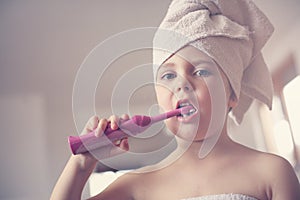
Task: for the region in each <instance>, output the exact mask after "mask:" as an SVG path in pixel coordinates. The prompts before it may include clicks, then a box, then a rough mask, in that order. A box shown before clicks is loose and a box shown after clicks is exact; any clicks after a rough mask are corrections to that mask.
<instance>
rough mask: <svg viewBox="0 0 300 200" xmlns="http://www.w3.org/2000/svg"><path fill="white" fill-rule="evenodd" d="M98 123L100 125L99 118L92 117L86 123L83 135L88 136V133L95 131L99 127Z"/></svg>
mask: <svg viewBox="0 0 300 200" xmlns="http://www.w3.org/2000/svg"><path fill="white" fill-rule="evenodd" d="M98 123H99V117H98V116H96V115H95V116H92V117H91V118H90V119H89V120H88V122H87V123H86V125H85V127H84V129H83V131H82V134H86V133H89V132H91V131H93V130H94V129H95V128H96V127H97V126H98Z"/></svg>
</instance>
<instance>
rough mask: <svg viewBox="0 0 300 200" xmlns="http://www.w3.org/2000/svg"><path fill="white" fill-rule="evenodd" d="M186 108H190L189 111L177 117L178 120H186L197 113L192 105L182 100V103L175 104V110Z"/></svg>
mask: <svg viewBox="0 0 300 200" xmlns="http://www.w3.org/2000/svg"><path fill="white" fill-rule="evenodd" d="M186 106H190V107H191V109H190V110H189V111H188V112H185V113H184V114H180V115H178V117H179V118H188V117H190V116H192V115H194V114H195V113H196V112H197V109H196V108H195V106H194V105H193V104H191V103H190V102H188V101H186V100H182V101H179V102H177V106H176V109H178V108H183V107H186Z"/></svg>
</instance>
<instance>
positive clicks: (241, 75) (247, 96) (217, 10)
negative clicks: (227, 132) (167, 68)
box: [153, 0, 274, 123]
mask: <svg viewBox="0 0 300 200" xmlns="http://www.w3.org/2000/svg"><path fill="white" fill-rule="evenodd" d="M273 31H274V28H273V26H272V24H271V23H270V21H269V20H268V19H267V17H266V16H265V15H264V14H263V13H262V12H261V11H260V10H259V9H258V8H257V7H256V5H255V4H254V3H253V2H252V1H251V0H174V1H172V3H171V4H170V6H169V9H168V12H167V14H166V16H165V18H164V19H163V21H162V23H161V24H160V26H159V29H158V31H157V32H156V34H155V37H154V40H153V63H154V77H155V79H156V73H157V70H158V68H159V66H160V65H161V64H162V63H163V62H164V61H166V60H167V59H168V58H169V57H170V56H171V55H173V54H174V53H176V52H177V51H178V50H180V49H181V48H183V47H184V46H186V45H192V46H194V47H196V48H198V49H199V50H201V51H203V52H204V53H206V54H207V55H209V56H210V57H211V58H212V59H214V60H215V62H216V63H217V64H218V65H219V66H220V67H221V69H222V70H223V72H224V73H225V74H226V76H227V78H228V80H229V82H230V84H231V87H232V89H233V91H234V93H235V95H236V97H237V98H238V105H237V106H236V107H235V108H234V109H233V110H232V113H231V114H232V115H231V116H233V117H234V119H235V121H236V122H237V123H241V121H242V119H243V116H244V114H245V112H246V111H247V110H248V108H249V107H250V105H251V103H252V101H253V99H258V100H259V101H261V102H263V103H265V104H266V105H268V107H269V108H270V109H271V107H272V96H273V86H272V81H271V76H270V73H269V71H268V68H267V66H266V64H265V62H264V59H263V56H262V54H261V49H262V47H263V46H264V45H265V43H266V42H267V40H268V39H269V37H270V36H271V34H272V33H273Z"/></svg>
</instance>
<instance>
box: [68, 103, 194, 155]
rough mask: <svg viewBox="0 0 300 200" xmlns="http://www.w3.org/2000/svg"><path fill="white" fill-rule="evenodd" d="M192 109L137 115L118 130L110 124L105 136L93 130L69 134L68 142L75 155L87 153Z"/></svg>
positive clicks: (122, 124) (186, 107)
mask: <svg viewBox="0 0 300 200" xmlns="http://www.w3.org/2000/svg"><path fill="white" fill-rule="evenodd" d="M191 109H193V107H192V106H185V107H182V108H178V109H176V110H172V111H169V112H166V113H163V114H160V115H157V116H153V117H150V116H144V115H135V116H133V117H132V118H131V119H130V120H127V121H124V122H121V124H120V125H119V129H117V130H112V129H111V128H110V125H109V124H108V126H107V128H106V129H105V131H104V134H103V136H100V137H96V136H95V133H94V131H92V132H90V133H88V134H85V135H81V136H69V138H68V142H69V145H70V148H71V151H72V153H73V154H74V155H76V154H80V153H85V152H87V151H90V150H94V149H97V148H101V147H103V146H106V145H110V144H111V143H112V141H117V140H121V139H123V138H125V137H128V136H130V135H129V134H131V135H137V134H139V133H142V132H144V131H145V130H146V129H147V128H149V127H150V126H151V125H152V124H154V123H156V122H159V121H162V120H165V119H168V118H170V117H174V116H178V115H180V114H187V113H189V111H190V110H191ZM126 133H127V134H126ZM128 133H129V134H128ZM104 137H106V138H104ZM107 138H108V139H107Z"/></svg>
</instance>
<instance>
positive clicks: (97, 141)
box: [68, 124, 128, 155]
mask: <svg viewBox="0 0 300 200" xmlns="http://www.w3.org/2000/svg"><path fill="white" fill-rule="evenodd" d="M125 137H128V135H127V134H126V133H124V132H123V131H122V130H121V129H120V128H119V129H117V130H112V129H111V127H110V124H108V126H107V128H106V130H105V131H104V134H103V135H102V136H100V137H96V136H95V131H91V132H89V133H87V134H85V135H81V136H69V138H68V142H69V145H70V148H71V151H72V153H73V154H74V155H76V154H81V153H85V152H88V151H91V150H94V149H98V148H101V147H104V146H107V145H112V142H113V141H116V140H120V139H123V138H125Z"/></svg>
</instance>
